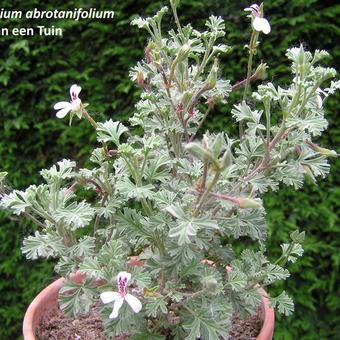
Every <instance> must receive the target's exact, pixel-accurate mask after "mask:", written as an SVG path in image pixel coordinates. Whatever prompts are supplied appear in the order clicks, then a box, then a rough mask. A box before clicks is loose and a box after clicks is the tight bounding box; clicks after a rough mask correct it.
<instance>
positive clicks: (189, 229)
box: [0, 0, 340, 340]
mask: <svg viewBox="0 0 340 340" xmlns="http://www.w3.org/2000/svg"><path fill="white" fill-rule="evenodd" d="M170 3H171V7H172V10H173V12H174V15H175V22H176V25H177V30H176V31H175V30H171V31H170V32H169V34H168V35H165V34H163V33H162V32H161V21H162V18H163V16H164V15H165V14H166V12H167V11H168V9H167V8H166V7H164V8H162V9H161V10H160V11H159V12H158V13H157V14H156V15H155V16H154V17H152V18H147V19H143V18H136V19H134V20H133V21H132V24H134V25H137V26H138V27H140V28H143V29H145V30H146V31H147V32H148V33H149V34H150V40H149V43H148V46H147V47H146V49H145V58H144V59H143V60H142V61H141V62H138V63H137V66H136V67H133V68H132V70H131V72H130V76H131V79H132V80H133V81H135V82H137V84H138V85H139V86H140V87H141V88H142V90H143V91H142V93H141V98H140V101H139V102H138V103H137V104H136V107H135V111H134V113H133V115H132V117H131V119H130V125H131V127H134V126H138V127H139V128H140V129H142V130H143V134H142V135H141V136H138V135H135V134H133V133H132V132H131V129H129V128H128V126H125V125H123V124H122V123H120V122H116V121H113V120H112V119H110V120H108V121H106V122H103V123H97V125H96V126H97V139H98V142H101V143H103V145H104V147H102V148H100V147H98V148H95V149H94V151H93V153H92V155H91V158H90V160H91V161H92V163H93V166H92V167H91V168H89V169H78V168H77V167H76V163H75V162H73V161H70V160H66V159H64V160H62V161H60V162H58V163H57V164H56V165H54V166H52V167H51V168H50V169H47V170H42V171H41V176H42V177H43V180H44V183H43V184H40V185H38V186H36V185H32V186H30V187H28V188H27V189H26V190H24V191H20V190H14V191H12V192H11V193H9V194H5V195H3V197H2V203H1V204H2V207H4V208H7V209H10V210H12V212H13V213H14V214H16V215H24V216H25V217H27V218H29V219H31V220H32V221H33V222H35V223H36V224H37V226H38V228H39V230H38V231H36V232H35V233H34V234H33V235H31V236H28V237H27V238H25V240H24V242H23V246H22V251H23V253H24V254H25V256H26V257H27V258H28V259H36V258H41V257H43V258H54V259H57V260H58V262H57V264H56V267H55V269H56V271H57V272H58V273H59V274H60V275H63V276H65V277H66V278H68V279H67V282H66V285H65V287H64V288H63V289H62V292H61V308H62V309H63V310H64V311H65V313H67V314H69V315H79V314H82V313H86V312H87V311H88V310H89V308H90V307H91V305H92V304H93V303H95V304H96V305H97V306H98V308H99V309H100V313H101V314H102V316H103V320H104V323H105V331H106V334H107V335H108V337H110V336H113V335H119V334H125V333H129V334H130V333H133V334H136V336H137V338H138V339H139V338H140V339H164V334H165V333H167V334H171V335H172V336H173V337H174V338H175V339H192V340H194V339H197V338H201V339H209V340H213V339H221V338H222V339H227V338H228V325H229V324H230V317H231V314H232V311H236V312H238V313H239V314H241V315H244V316H246V315H247V314H249V313H254V312H255V311H256V310H257V308H258V307H259V305H260V303H261V296H260V294H259V292H258V290H257V287H258V285H262V286H268V285H271V284H273V283H275V282H277V281H279V280H285V279H287V278H288V277H289V271H288V270H287V268H285V266H286V264H288V263H289V262H295V261H296V260H297V258H298V257H300V256H301V255H302V253H303V249H302V246H301V244H302V242H303V239H304V232H302V233H299V232H298V231H295V232H293V233H292V234H291V236H290V238H291V241H290V242H289V243H284V244H282V245H281V248H282V256H281V257H280V258H279V259H277V260H276V261H274V262H271V261H270V260H269V258H268V257H267V253H268V251H266V249H265V247H264V244H265V241H266V236H267V235H266V231H267V227H266V214H265V209H264V207H263V205H262V200H261V196H262V195H263V194H264V193H265V192H267V191H269V190H274V191H275V190H278V189H279V188H280V186H282V185H289V186H293V187H294V188H296V189H299V188H300V187H301V186H302V185H303V182H304V180H305V179H306V178H308V179H310V180H312V181H316V178H317V177H322V178H324V177H325V176H326V175H327V173H328V171H329V163H328V158H327V157H331V156H334V152H333V151H331V150H328V149H325V148H321V147H319V146H318V145H316V144H314V143H313V141H312V140H313V138H314V137H315V136H319V135H320V134H321V133H322V132H323V131H324V130H325V129H326V127H327V121H326V119H325V116H324V109H323V102H324V101H325V100H327V97H328V96H329V95H331V94H333V93H334V91H335V90H336V89H338V88H339V87H340V85H339V82H338V81H333V80H331V79H332V78H333V77H334V76H335V71H334V69H331V68H327V67H323V66H321V65H320V61H322V60H323V59H324V58H325V57H327V52H325V51H316V52H315V53H314V54H312V53H310V52H308V51H305V49H304V48H303V46H300V47H294V48H291V49H289V50H288V51H287V58H288V61H289V62H290V63H291V65H292V68H291V70H292V81H291V84H289V85H288V86H286V87H284V88H281V87H277V86H275V85H274V84H272V83H270V82H269V83H266V84H261V85H259V86H258V87H257V90H256V92H254V93H253V94H252V98H251V101H248V100H247V99H246V97H245V100H244V101H242V102H240V103H237V104H235V105H234V108H233V109H232V111H231V115H232V116H233V117H234V119H235V121H236V122H238V123H240V124H241V125H243V127H244V132H243V133H242V134H241V136H240V138H238V137H237V139H235V138H234V139H232V138H230V137H229V136H227V135H226V134H225V133H224V132H220V133H209V132H208V131H207V132H205V133H204V135H203V139H202V140H200V139H198V138H197V136H196V134H197V132H198V133H200V132H201V131H200V130H201V128H202V125H203V122H204V120H205V118H206V116H207V114H208V113H209V112H210V110H211V109H212V108H213V106H214V105H216V104H218V103H219V102H221V101H226V100H227V99H228V95H229V93H230V92H231V91H232V90H233V88H232V86H231V85H230V81H228V80H225V79H222V78H221V77H220V74H219V59H218V58H219V56H220V55H222V54H224V53H226V52H228V51H229V47H228V46H227V45H225V44H224V43H223V37H224V36H225V32H224V22H223V19H222V18H220V17H215V16H211V17H210V18H209V19H208V21H207V22H206V30H205V31H203V32H201V31H198V30H195V29H193V28H192V27H191V25H187V26H185V27H181V26H180V23H179V22H178V20H177V5H178V1H175V0H171V1H170ZM250 102H251V103H250ZM274 122H276V123H274ZM4 176H5V174H4V173H1V177H0V181H1V180H2V179H3V178H4ZM277 227H278V228H279V227H280V226H277ZM245 238H247V239H250V240H252V241H253V243H254V245H255V248H256V247H257V249H256V250H249V249H245V250H244V251H243V252H242V253H241V255H240V256H236V257H235V255H234V253H233V251H232V245H233V244H235V243H241V242H242V240H243V239H245ZM252 249H254V247H253V248H252ZM131 255H138V258H139V260H140V261H143V262H144V266H143V267H135V266H129V262H130V256H131ZM205 259H211V260H213V261H214V265H212V264H211V263H210V264H209V263H208V262H207V261H206V260H205ZM226 266H231V267H232V271H226ZM76 270H78V271H79V272H81V273H83V274H84V277H86V279H84V281H83V282H78V283H75V282H72V281H71V280H70V279H69V278H70V274H71V273H72V272H74V271H76ZM123 270H124V271H129V272H131V274H132V279H131V282H132V284H131V286H130V288H129V289H132V290H133V291H134V295H135V296H138V298H139V299H140V300H141V301H142V303H143V309H142V311H141V312H140V313H138V314H134V313H133V312H132V310H131V309H130V308H129V307H128V306H127V305H126V304H125V305H124V306H123V307H122V310H121V311H120V314H119V317H118V318H117V319H115V320H110V319H108V315H109V314H110V313H111V310H112V308H111V307H112V306H110V305H109V306H106V305H105V306H102V305H101V304H100V303H99V302H98V296H99V293H100V292H103V291H107V290H112V287H113V286H114V287H115V285H116V283H115V281H116V276H117V274H118V272H120V271H123ZM270 299H271V302H272V305H273V306H275V307H277V310H278V311H279V312H281V313H284V314H286V315H289V314H291V313H292V312H293V309H294V305H293V302H292V300H291V299H290V298H289V296H288V295H287V294H286V292H282V293H281V294H280V295H278V296H276V297H271V298H270ZM138 336H139V337H138Z"/></svg>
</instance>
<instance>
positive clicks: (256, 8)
mask: <svg viewBox="0 0 340 340" xmlns="http://www.w3.org/2000/svg"><path fill="white" fill-rule="evenodd" d="M244 10H245V11H249V12H253V13H254V12H255V13H256V14H259V10H260V6H259V5H257V4H252V5H251V6H249V7H246V8H245V9H244Z"/></svg>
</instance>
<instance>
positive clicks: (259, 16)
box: [244, 4, 271, 34]
mask: <svg viewBox="0 0 340 340" xmlns="http://www.w3.org/2000/svg"><path fill="white" fill-rule="evenodd" d="M244 10H245V11H249V12H251V14H252V17H253V20H252V25H253V28H254V30H255V31H258V32H263V33H264V34H268V33H269V32H270V30H271V28H270V24H269V21H268V20H267V19H266V18H264V17H263V13H261V8H260V6H259V5H257V4H252V5H251V6H250V7H247V8H245V9H244Z"/></svg>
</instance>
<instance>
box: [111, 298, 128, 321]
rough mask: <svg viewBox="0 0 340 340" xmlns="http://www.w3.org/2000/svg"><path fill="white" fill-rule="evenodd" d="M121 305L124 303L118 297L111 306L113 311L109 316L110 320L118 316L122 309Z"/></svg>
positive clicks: (122, 299)
mask: <svg viewBox="0 0 340 340" xmlns="http://www.w3.org/2000/svg"><path fill="white" fill-rule="evenodd" d="M123 303H124V298H123V297H121V296H120V297H119V298H118V299H117V300H116V301H115V303H114V304H113V310H112V313H111V314H110V316H109V318H110V319H115V318H116V317H117V316H118V313H119V310H120V308H121V307H122V305H123Z"/></svg>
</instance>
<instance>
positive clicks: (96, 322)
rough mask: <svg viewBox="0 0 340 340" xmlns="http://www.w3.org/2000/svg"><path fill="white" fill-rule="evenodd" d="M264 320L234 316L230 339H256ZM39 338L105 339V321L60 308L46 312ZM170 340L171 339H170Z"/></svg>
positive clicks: (122, 339)
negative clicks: (68, 315)
mask: <svg viewBox="0 0 340 340" xmlns="http://www.w3.org/2000/svg"><path fill="white" fill-rule="evenodd" d="M262 324H263V321H262V319H261V315H260V313H257V314H256V315H254V316H251V317H249V318H248V319H245V320H241V319H240V318H239V317H238V316H237V315H233V317H232V327H231V329H230V333H229V334H230V338H229V340H251V339H256V337H257V335H258V334H259V333H260V330H261V327H262ZM36 339H37V340H105V336H104V328H103V323H102V321H101V319H100V317H99V315H98V313H97V312H96V311H95V309H92V310H91V312H90V314H89V315H87V316H83V317H80V318H78V319H74V318H71V317H67V316H65V315H64V314H63V313H62V312H61V311H60V309H54V310H52V311H51V312H50V313H48V314H46V315H45V316H44V317H43V318H42V320H41V322H40V324H39V327H38V329H37V331H36ZM128 339H129V335H125V336H119V337H114V338H113V340H128ZM169 340H170V339H169Z"/></svg>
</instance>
